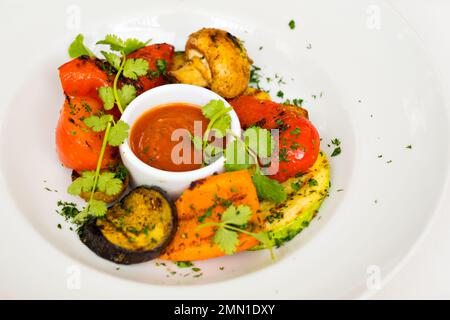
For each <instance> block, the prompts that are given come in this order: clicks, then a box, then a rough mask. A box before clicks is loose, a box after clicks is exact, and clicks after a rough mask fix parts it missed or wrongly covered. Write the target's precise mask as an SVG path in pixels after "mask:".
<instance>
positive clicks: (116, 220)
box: [80, 186, 177, 264]
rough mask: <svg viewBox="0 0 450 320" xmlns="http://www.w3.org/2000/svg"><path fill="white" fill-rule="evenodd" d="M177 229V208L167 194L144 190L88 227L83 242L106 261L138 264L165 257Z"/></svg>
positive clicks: (113, 207) (151, 189)
mask: <svg viewBox="0 0 450 320" xmlns="http://www.w3.org/2000/svg"><path fill="white" fill-rule="evenodd" d="M176 227H177V212H176V208H175V206H174V204H173V202H172V201H171V200H170V198H169V197H168V196H167V194H166V193H165V191H163V190H162V189H160V188H157V187H146V186H141V187H137V188H135V189H134V190H132V191H131V192H130V193H129V194H128V195H126V196H125V197H124V198H123V199H122V200H121V201H120V202H118V203H116V204H115V205H113V206H112V207H111V208H109V209H108V212H107V213H106V215H105V216H104V217H101V218H97V219H95V220H94V221H91V222H88V223H87V224H85V226H84V227H83V229H82V230H81V233H80V239H81V241H82V242H83V243H84V244H85V245H86V246H87V247H88V248H89V249H91V250H92V251H94V252H95V253H96V254H97V255H98V256H100V257H102V258H104V259H107V260H110V261H113V262H115V263H118V264H135V263H140V262H145V261H149V260H151V259H154V258H156V257H158V256H159V255H160V254H161V253H163V251H164V250H165V248H166V247H167V245H168V244H169V243H170V241H171V240H172V238H173V236H174V234H175V231H176Z"/></svg>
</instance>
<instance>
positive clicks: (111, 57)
mask: <svg viewBox="0 0 450 320" xmlns="http://www.w3.org/2000/svg"><path fill="white" fill-rule="evenodd" d="M101 53H102V54H103V56H104V57H105V59H106V61H108V63H109V64H110V65H111V66H112V67H113V68H114V69H116V70H119V68H120V63H121V60H120V57H119V56H118V55H116V54H114V53H110V52H106V51H101Z"/></svg>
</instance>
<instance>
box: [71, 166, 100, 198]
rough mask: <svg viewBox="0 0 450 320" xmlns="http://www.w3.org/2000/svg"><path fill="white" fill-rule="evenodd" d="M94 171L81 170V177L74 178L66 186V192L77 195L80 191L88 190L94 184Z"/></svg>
mask: <svg viewBox="0 0 450 320" xmlns="http://www.w3.org/2000/svg"><path fill="white" fill-rule="evenodd" d="M94 177H95V172H94V171H83V173H82V174H81V177H78V178H76V179H75V180H74V181H73V182H72V184H71V185H70V186H69V187H68V188H67V193H69V194H71V195H73V196H78V195H80V193H81V192H90V191H91V190H92V187H93V186H94Z"/></svg>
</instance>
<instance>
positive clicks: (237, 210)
mask: <svg viewBox="0 0 450 320" xmlns="http://www.w3.org/2000/svg"><path fill="white" fill-rule="evenodd" d="M252 215H253V213H252V210H251V208H250V207H249V206H246V205H240V206H237V207H236V206H234V205H230V206H229V207H228V208H227V209H226V210H225V211H224V212H223V213H222V215H221V219H220V222H206V223H203V224H201V225H199V226H198V227H197V228H199V229H200V228H204V227H207V226H214V227H217V230H216V231H215V234H214V237H213V241H214V243H216V244H217V245H218V246H219V248H220V249H221V250H222V251H223V252H224V253H225V254H233V253H235V252H236V247H237V245H238V244H239V238H238V233H244V234H247V235H249V236H252V237H254V238H255V239H257V240H258V241H260V242H261V243H263V244H264V245H265V246H266V247H267V248H268V249H269V250H270V255H271V257H272V259H273V260H274V259H275V257H274V254H273V251H272V241H271V240H270V238H269V234H268V233H267V232H260V233H254V232H250V231H247V230H245V227H246V225H247V224H248V223H249V221H250V219H251V218H252Z"/></svg>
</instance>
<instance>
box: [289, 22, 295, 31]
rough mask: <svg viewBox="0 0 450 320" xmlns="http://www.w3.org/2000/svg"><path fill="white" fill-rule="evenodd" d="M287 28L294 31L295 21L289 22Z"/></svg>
mask: <svg viewBox="0 0 450 320" xmlns="http://www.w3.org/2000/svg"><path fill="white" fill-rule="evenodd" d="M289 28H291V30H292V29H295V21H294V20H291V21H289Z"/></svg>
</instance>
